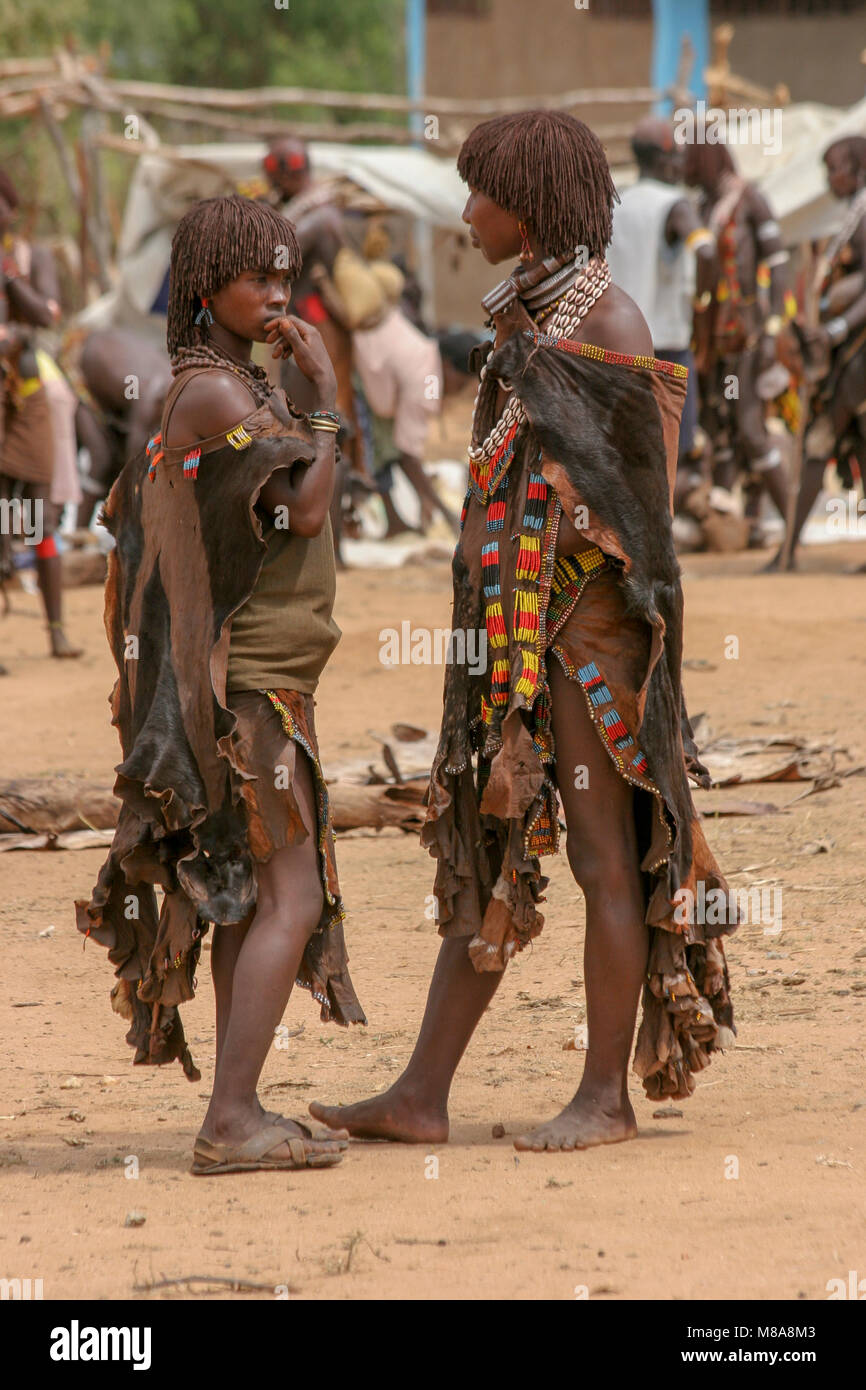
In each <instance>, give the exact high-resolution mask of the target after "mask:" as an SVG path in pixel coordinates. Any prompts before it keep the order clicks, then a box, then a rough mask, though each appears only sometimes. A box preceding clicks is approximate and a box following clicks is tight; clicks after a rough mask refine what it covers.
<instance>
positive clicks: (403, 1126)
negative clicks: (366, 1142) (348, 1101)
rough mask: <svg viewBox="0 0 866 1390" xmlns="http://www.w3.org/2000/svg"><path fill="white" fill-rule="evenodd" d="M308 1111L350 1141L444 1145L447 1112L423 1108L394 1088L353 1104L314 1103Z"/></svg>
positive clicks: (412, 1098) (446, 1135)
mask: <svg viewBox="0 0 866 1390" xmlns="http://www.w3.org/2000/svg"><path fill="white" fill-rule="evenodd" d="M309 1111H310V1114H311V1115H314V1116H315V1117H316V1119H317V1120H321V1121H322V1122H323V1123H324V1124H326V1125H328V1126H329V1127H330V1128H331V1129H337V1128H342V1129H346V1130H348V1131H349V1134H351V1135H352V1137H353V1138H354V1139H394V1140H397V1141H398V1142H399V1143H402V1144H444V1143H445V1141H446V1139H447V1138H448V1112H447V1111H446V1110H444V1109H443V1110H434V1109H430V1108H429V1107H425V1106H423V1105H421V1104H420V1103H419V1102H418V1101H417V1100H416V1099H415V1098H414V1097H413V1096H411V1095H409V1094H408V1093H407V1092H405V1091H399V1090H398V1089H397V1087H396V1086H392V1087H391V1089H390V1090H388V1091H384V1092H383V1093H382V1095H381V1096H373V1097H372V1098H371V1099H370V1100H361V1101H359V1102H358V1104H357V1105H321V1104H320V1103H319V1102H318V1101H316V1100H314V1101H312V1103H311V1104H310V1106H309Z"/></svg>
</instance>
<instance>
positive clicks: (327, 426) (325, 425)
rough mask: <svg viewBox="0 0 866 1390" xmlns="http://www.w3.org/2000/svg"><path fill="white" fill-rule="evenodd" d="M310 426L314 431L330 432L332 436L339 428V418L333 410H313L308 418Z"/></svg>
mask: <svg viewBox="0 0 866 1390" xmlns="http://www.w3.org/2000/svg"><path fill="white" fill-rule="evenodd" d="M317 422H318V423H317ZM310 424H311V425H312V427H313V429H314V430H332V431H333V432H334V434H336V433H337V431H338V430H339V429H340V428H341V421H340V417H339V415H335V414H334V412H333V410H314V411H313V413H312V415H311V416H310Z"/></svg>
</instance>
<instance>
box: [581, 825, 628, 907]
mask: <svg viewBox="0 0 866 1390" xmlns="http://www.w3.org/2000/svg"><path fill="white" fill-rule="evenodd" d="M606 831H607V833H606V834H605V836H604V838H603V839H600V838H599V837H598V835H597V834H594V833H593V834H587V833H583V832H582V831H581V830H579V829H571V830H569V831H568V832H567V834H566V840H565V852H566V856H567V858H568V863H569V867H570V869H571V872H572V873H573V874H574V877H575V879H576V881H577V884H578V887H579V888H580V889H581V891H582V892H583V894H584V896H585V897H591V896H592V895H593V893H594V892H596V891H599V890H601V889H606V890H607V891H610V888H611V885H613V884H616V883H622V882H623V880H624V878H626V877H630V876H631V874H632V873H634V872H635V870H636V869H637V867H638V862H637V860H638V851H637V841H636V839H635V836H634V832H633V828H632V827H629V826H625V825H623V826H621V827H617V826H615V825H610V824H609V825H608V826H607V827H606Z"/></svg>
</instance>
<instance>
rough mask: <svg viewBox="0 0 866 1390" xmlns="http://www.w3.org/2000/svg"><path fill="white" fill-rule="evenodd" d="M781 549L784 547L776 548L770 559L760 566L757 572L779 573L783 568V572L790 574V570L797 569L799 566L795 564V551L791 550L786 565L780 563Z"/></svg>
mask: <svg viewBox="0 0 866 1390" xmlns="http://www.w3.org/2000/svg"><path fill="white" fill-rule="evenodd" d="M783 551H784V547H781V548H780V549H779V550H777V551H776V553H775V555H774V556H773V558H772V560H769V561H768V562H767V564H766V565H762V566H761V568H760V569H759V570H758V574H781V573H782V572H783V570H784V573H786V574H790V573H791V572H792V571H794V570H796V569H798V568H799V567H798V565H797V555H796V552H795V551H793V550H792V551H791V554H790V555H789V556H788V563H787V565H785V566H783V565H782V556H783Z"/></svg>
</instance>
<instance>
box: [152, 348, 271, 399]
mask: <svg viewBox="0 0 866 1390" xmlns="http://www.w3.org/2000/svg"><path fill="white" fill-rule="evenodd" d="M191 367H220V368H222V370H223V371H229V372H233V373H234V375H235V376H237V377H240V379H241V381H242V382H243V383H244V385H245V386H247V387H249V389H250V391H251V392H252V394H253V396H254V397H255V399H256V403H257V404H258V405H264V403H265V401H266V400H267V399H268V397H269V396H270V394H271V391H272V389H273V388H272V387H271V384H270V382H269V381H268V374H267V372H266V371H265V369H264V367H259V366H258V365H257V364H256V363H255V362H239V361H238V359H237V358H236V357H232V355H231V353H228V352H226V351H225V349H224V348H220V347H217V345H216V344H215V343H200V344H198V345H197V346H196V347H182V348H178V350H177V352H176V353H175V354H174V356H173V357H172V359H171V374H172V376H179V375H180V373H181V372H185V371H188V370H189V369H190V368H191Z"/></svg>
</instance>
